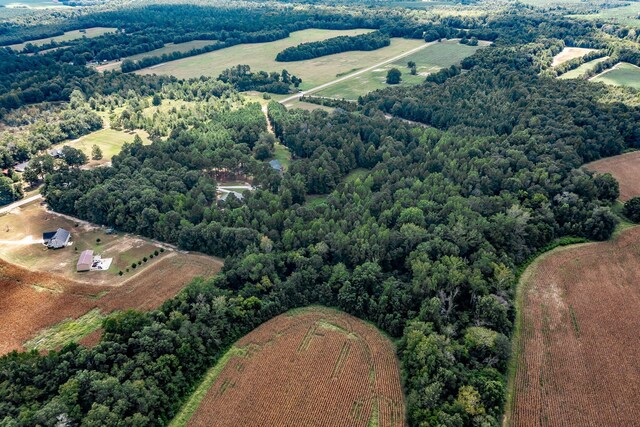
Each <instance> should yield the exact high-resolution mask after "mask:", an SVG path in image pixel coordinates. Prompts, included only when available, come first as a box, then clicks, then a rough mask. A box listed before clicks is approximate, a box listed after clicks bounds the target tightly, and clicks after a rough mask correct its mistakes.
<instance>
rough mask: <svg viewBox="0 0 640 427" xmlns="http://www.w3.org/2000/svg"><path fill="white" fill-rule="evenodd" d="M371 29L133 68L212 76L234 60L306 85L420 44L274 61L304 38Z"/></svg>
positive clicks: (302, 34)
mask: <svg viewBox="0 0 640 427" xmlns="http://www.w3.org/2000/svg"><path fill="white" fill-rule="evenodd" d="M370 31H371V30H364V29H359V30H344V31H343V30H318V29H310V30H303V31H296V32H293V33H291V36H290V37H288V38H286V39H282V40H277V41H274V42H268V43H252V44H243V45H238V46H233V47H229V48H226V49H221V50H217V51H214V52H209V53H205V54H202V55H197V56H192V57H189V58H184V59H179V60H176V61H170V62H166V63H163V64H158V65H156V66H153V67H149V68H145V69H142V70H139V71H136V72H137V73H139V74H163V75H173V76H176V77H178V78H191V77H200V76H202V75H205V76H213V77H217V76H218V75H219V74H220V73H221V72H222V71H224V70H225V69H227V68H229V67H233V66H235V65H238V64H247V65H249V66H250V67H251V69H252V70H253V71H260V70H264V71H269V72H271V71H281V70H283V69H286V70H288V71H289V72H290V73H292V74H294V75H296V76H298V77H300V78H302V80H303V83H302V85H301V86H300V89H302V90H305V89H310V88H312V87H314V86H318V85H320V84H323V83H327V82H329V81H331V80H333V79H335V78H336V75H337V74H343V73H346V72H348V71H356V70H358V69H362V68H365V67H367V66H371V65H373V64H376V63H378V62H382V61H384V60H385V59H388V58H391V57H393V56H396V55H400V54H402V53H404V52H407V51H409V50H411V49H414V48H416V47H418V46H420V45H422V44H424V41H423V40H407V39H399V38H394V39H392V40H391V44H390V45H389V46H387V47H384V48H381V49H377V50H374V51H370V52H362V51H353V52H343V53H338V54H335V55H327V56H323V57H320V58H314V59H308V60H304V61H294V62H277V61H276V60H275V57H276V55H277V54H278V52H280V51H282V50H283V49H285V48H287V47H289V46H295V45H298V44H300V43H304V42H311V41H318V40H324V39H328V38H331V37H337V36H343V35H347V36H354V35H357V34H363V33H367V32H370Z"/></svg>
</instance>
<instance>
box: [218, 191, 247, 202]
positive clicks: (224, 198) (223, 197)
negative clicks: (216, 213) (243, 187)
mask: <svg viewBox="0 0 640 427" xmlns="http://www.w3.org/2000/svg"><path fill="white" fill-rule="evenodd" d="M229 194H233V195H234V196H235V197H236V199H238V200H242V199H244V196H243V195H242V193H238V192H237V191H229V192H228V193H222V196H220V200H227V197H229Z"/></svg>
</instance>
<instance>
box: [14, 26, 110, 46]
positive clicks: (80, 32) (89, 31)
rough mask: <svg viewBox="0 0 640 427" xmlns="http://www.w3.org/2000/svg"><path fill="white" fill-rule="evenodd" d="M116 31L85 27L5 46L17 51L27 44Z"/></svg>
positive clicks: (36, 44)
mask: <svg viewBox="0 0 640 427" xmlns="http://www.w3.org/2000/svg"><path fill="white" fill-rule="evenodd" d="M116 31H117V29H116V28H107V27H92V28H87V29H85V30H73V31H67V32H66V33H64V34H63V35H61V36H55V37H47V38H44V39H37V40H29V41H26V42H24V43H16V44H12V45H9V46H6V47H10V48H11V49H13V50H17V51H18V52H19V51H21V50H22V49H24V48H25V47H26V46H27V44H32V45H34V46H42V45H43V44H48V43H51V42H52V41H55V42H57V43H61V42H67V41H70V40H76V39H81V38H83V37H87V38H93V37H99V36H102V35H104V34H107V33H114V32H116Z"/></svg>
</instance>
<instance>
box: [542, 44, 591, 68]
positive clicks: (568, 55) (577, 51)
mask: <svg viewBox="0 0 640 427" xmlns="http://www.w3.org/2000/svg"><path fill="white" fill-rule="evenodd" d="M594 50H595V49H587V48H584V47H565V48H564V49H562V52H560V53H559V54H557V55H556V56H554V57H553V62H552V63H551V66H552V67H556V66H558V65H560V64H563V63H565V62H567V61H571V60H572V59H575V58H581V57H583V56H585V55H586V54H587V53H589V52H593V51H594Z"/></svg>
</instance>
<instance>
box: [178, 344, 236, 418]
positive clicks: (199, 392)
mask: <svg viewBox="0 0 640 427" xmlns="http://www.w3.org/2000/svg"><path fill="white" fill-rule="evenodd" d="M245 353H246V350H244V349H242V348H238V347H231V348H230V349H229V350H228V351H227V352H226V353H225V354H224V355H223V356H222V357H221V358H220V360H218V363H216V364H215V366H213V368H211V369H209V370H208V371H207V373H206V374H205V376H204V379H203V380H202V382H201V383H200V385H199V386H198V388H196V390H195V391H194V392H193V393H192V394H191V397H189V400H187V402H186V403H185V404H184V406H183V407H182V409H181V410H180V412H179V413H178V415H176V417H175V418H174V419H173V420H172V421H171V423H170V424H169V427H184V426H186V425H187V423H188V422H189V420H190V419H191V417H192V416H193V414H194V413H195V412H196V410H197V409H198V407H199V406H200V403H201V402H202V399H204V397H205V396H206V395H207V392H208V391H209V389H210V388H211V386H212V385H213V383H214V382H215V381H216V380H217V379H218V376H219V375H220V372H222V370H223V369H224V367H225V366H227V363H229V360H231V358H232V357H233V356H243V355H244V354H245Z"/></svg>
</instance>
